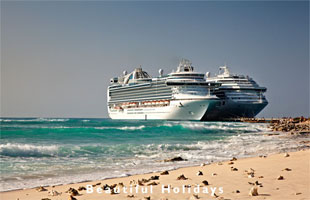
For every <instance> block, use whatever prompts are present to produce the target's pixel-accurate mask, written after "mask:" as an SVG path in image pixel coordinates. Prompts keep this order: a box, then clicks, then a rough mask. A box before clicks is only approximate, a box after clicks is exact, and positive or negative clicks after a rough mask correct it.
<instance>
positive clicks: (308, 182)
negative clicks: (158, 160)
mask: <svg viewBox="0 0 310 200" xmlns="http://www.w3.org/2000/svg"><path fill="white" fill-rule="evenodd" d="M230 162H233V164H232V163H230ZM229 163H230V164H229ZM309 164H310V150H303V151H298V152H291V153H289V156H288V157H285V154H284V153H282V154H276V155H270V156H267V157H266V158H264V157H255V158H245V159H238V160H236V161H227V162H222V163H220V164H219V163H213V164H210V165H205V166H195V167H187V168H181V169H177V170H173V171H169V175H160V173H151V174H143V175H135V176H129V177H123V178H115V179H108V180H101V181H93V182H85V183H78V184H70V185H61V186H55V187H46V189H47V191H42V192H38V191H37V190H36V189H25V190H16V191H10V192H2V193H0V197H1V198H0V199H1V200H17V199H19V200H27V199H29V200H36V199H37V200H41V199H44V198H48V199H52V200H53V199H55V200H56V199H58V200H62V199H70V198H69V196H70V195H69V194H68V193H66V192H65V191H67V190H68V189H69V188H70V187H72V188H75V189H78V188H79V187H80V186H84V187H86V186H87V185H93V184H96V183H101V185H100V186H95V187H94V192H93V193H91V194H89V193H86V191H85V190H83V191H79V193H80V195H78V196H74V198H76V199H78V200H82V199H85V200H88V199H89V200H96V199H98V200H99V199H100V200H103V199H147V198H145V197H150V199H169V200H170V199H178V200H179V199H196V198H195V197H194V196H193V195H194V194H195V193H194V191H193V189H194V188H195V187H196V186H197V184H199V185H200V193H198V197H199V199H281V200H282V199H310V172H309V170H310V168H309ZM233 168H236V169H234V170H232V169H233ZM251 168H252V169H253V170H254V177H252V178H250V177H251V171H252V170H251ZM285 169H286V170H285ZM198 171H201V172H202V173H203V175H200V176H197V172H198ZM245 171H247V173H246V172H245ZM182 174H184V176H185V177H186V178H188V179H187V180H177V177H179V176H180V175H182ZM215 174H216V175H215ZM249 174H250V175H249ZM155 175H157V176H159V180H151V181H149V182H147V183H144V184H145V185H147V184H149V183H152V182H156V183H158V185H154V186H152V188H153V192H152V193H150V188H151V186H146V187H144V186H139V188H140V189H139V193H138V194H137V193H136V192H135V188H133V193H132V194H130V193H128V194H125V193H124V192H123V191H122V187H120V188H121V192H120V194H107V193H105V191H103V193H101V194H99V193H97V192H96V191H95V190H96V189H97V188H100V187H102V186H103V185H105V184H108V185H112V184H118V183H123V184H124V185H125V187H126V186H127V187H129V185H130V181H133V180H135V182H138V179H140V180H141V179H143V178H145V179H149V178H150V177H151V176H155ZM279 176H282V177H283V180H278V177H279ZM204 180H206V181H208V183H209V185H208V186H203V183H202V182H203V181H204ZM256 181H258V183H261V185H262V187H261V186H260V185H257V186H253V185H252V184H253V183H255V182H256ZM133 185H134V184H133ZM163 185H171V187H172V188H171V192H170V194H168V193H167V192H165V193H164V194H163V193H162V187H163ZM183 185H191V188H190V190H191V191H190V193H188V189H189V188H185V189H186V190H185V193H183V192H182V186H183ZM118 186H119V185H118ZM215 187H216V189H215ZM252 187H257V189H258V196H249V191H250V189H251V188H252ZM141 188H144V189H145V188H148V193H147V194H142V193H141ZM173 188H174V189H175V188H179V189H180V192H179V193H178V194H175V193H174V192H173ZM220 188H222V190H223V193H222V191H221V189H220ZM128 189H129V188H128ZM211 189H213V190H214V189H215V194H216V196H218V197H214V196H212V191H211ZM52 190H55V191H57V192H59V193H61V195H58V196H49V192H50V191H52ZM176 190H177V189H175V191H176ZM196 190H197V189H196ZM207 190H208V193H203V191H204V192H206V191H207ZM237 190H238V191H239V192H237ZM196 192H197V191H196ZM127 195H134V197H131V198H130V197H128V196H127Z"/></svg>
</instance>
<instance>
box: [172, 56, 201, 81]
mask: <svg viewBox="0 0 310 200" xmlns="http://www.w3.org/2000/svg"><path fill="white" fill-rule="evenodd" d="M204 76H205V75H204V74H203V73H199V72H195V71H194V67H193V66H192V63H191V62H190V61H189V60H187V59H182V60H181V62H180V64H179V66H178V68H177V71H176V72H172V73H170V74H169V77H168V79H184V78H185V79H193V80H195V79H196V80H204Z"/></svg>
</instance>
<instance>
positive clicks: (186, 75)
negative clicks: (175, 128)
mask: <svg viewBox="0 0 310 200" xmlns="http://www.w3.org/2000/svg"><path fill="white" fill-rule="evenodd" d="M159 73H160V76H159V77H156V78H152V77H151V76H150V75H148V73H147V72H145V71H143V70H142V68H141V67H140V68H136V69H135V70H134V71H133V72H131V73H129V74H127V72H126V71H125V72H124V73H123V76H120V77H117V78H113V79H111V83H110V86H109V87H108V91H107V92H108V93H107V98H108V112H109V116H110V117H111V118H112V119H166V120H167V119H169V120H201V118H202V117H203V116H204V115H205V113H207V112H208V110H209V109H211V108H213V107H214V106H215V105H216V104H217V103H218V101H219V98H218V97H216V96H215V95H212V94H211V92H210V91H211V90H213V89H214V88H215V87H218V86H219V85H218V84H214V83H207V82H206V80H205V78H204V74H202V73H197V72H194V68H193V66H192V65H191V63H190V62H189V61H188V60H184V59H183V60H182V61H181V62H180V64H179V66H178V68H177V71H176V72H172V73H170V74H168V75H163V71H162V70H159Z"/></svg>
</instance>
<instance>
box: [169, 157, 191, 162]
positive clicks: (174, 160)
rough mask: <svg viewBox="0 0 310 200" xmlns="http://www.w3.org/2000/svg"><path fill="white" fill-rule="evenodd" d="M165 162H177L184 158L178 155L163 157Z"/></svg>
mask: <svg viewBox="0 0 310 200" xmlns="http://www.w3.org/2000/svg"><path fill="white" fill-rule="evenodd" d="M164 161H165V162H177V161H186V159H183V158H182V157H180V156H178V157H174V158H170V159H165V160H164Z"/></svg>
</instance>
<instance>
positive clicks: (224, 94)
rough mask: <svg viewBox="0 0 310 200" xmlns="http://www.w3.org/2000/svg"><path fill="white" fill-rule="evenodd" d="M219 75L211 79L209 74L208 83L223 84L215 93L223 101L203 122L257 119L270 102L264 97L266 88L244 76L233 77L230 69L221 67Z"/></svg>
mask: <svg viewBox="0 0 310 200" xmlns="http://www.w3.org/2000/svg"><path fill="white" fill-rule="evenodd" d="M219 70H220V73H219V75H217V76H215V77H210V75H209V73H207V78H206V79H207V83H213V82H215V83H221V86H220V87H219V88H218V89H217V90H216V91H215V92H214V94H216V96H217V97H219V98H220V99H221V103H220V104H218V105H217V106H216V107H215V109H213V111H212V113H208V114H206V115H205V116H204V117H203V120H225V119H232V118H240V117H248V118H252V117H255V116H256V115H257V114H258V113H259V112H260V111H261V110H263V109H264V108H265V107H266V105H267V104H268V101H267V100H266V97H265V96H264V92H266V90H267V89H266V88H265V87H260V86H259V85H258V84H257V83H256V82H255V81H254V80H253V79H252V78H250V77H248V76H244V75H233V74H231V73H230V72H229V69H228V67H227V66H226V65H225V66H221V67H220V69H219Z"/></svg>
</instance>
